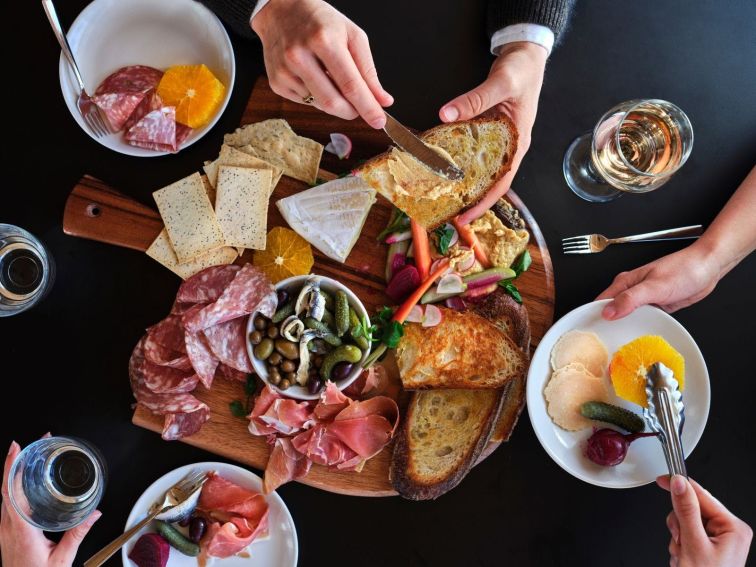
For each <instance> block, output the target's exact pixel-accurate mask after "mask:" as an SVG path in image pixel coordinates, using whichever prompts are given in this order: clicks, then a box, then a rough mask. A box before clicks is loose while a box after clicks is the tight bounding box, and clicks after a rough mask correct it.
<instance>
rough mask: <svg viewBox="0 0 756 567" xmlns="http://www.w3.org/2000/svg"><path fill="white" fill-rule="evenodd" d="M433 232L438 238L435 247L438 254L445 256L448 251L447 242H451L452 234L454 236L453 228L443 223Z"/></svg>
mask: <svg viewBox="0 0 756 567" xmlns="http://www.w3.org/2000/svg"><path fill="white" fill-rule="evenodd" d="M434 233H435V234H436V238H437V239H438V244H437V246H436V247H437V248H438V252H439V254H441V255H442V256H446V254H447V253H448V252H449V244H451V239H452V236H454V229H453V228H452V227H451V226H449V225H448V224H444V225H441V226H439V227H438V228H437V229H436V230H435V231H434Z"/></svg>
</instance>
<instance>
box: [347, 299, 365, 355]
mask: <svg viewBox="0 0 756 567" xmlns="http://www.w3.org/2000/svg"><path fill="white" fill-rule="evenodd" d="M349 326H350V328H349V336H351V337H352V340H353V341H354V342H355V344H356V345H357V346H358V347H360V348H361V349H362V350H367V349H368V348H369V347H370V341H369V340H368V338H367V337H366V336H365V330H364V329H363V328H362V323H361V322H360V318H359V317H358V316H357V313H356V312H355V310H354V309H352V308H351V307H350V308H349ZM358 329H360V330H359V331H358Z"/></svg>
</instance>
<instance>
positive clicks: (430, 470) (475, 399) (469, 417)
mask: <svg viewBox="0 0 756 567" xmlns="http://www.w3.org/2000/svg"><path fill="white" fill-rule="evenodd" d="M503 399H504V393H503V390H501V389H499V390H429V391H426V392H414V394H413V396H412V399H411V400H410V402H409V405H408V406H407V412H406V414H405V416H404V425H403V426H402V429H401V431H400V433H399V435H398V436H397V439H396V443H395V444H394V453H393V456H392V459H391V469H390V473H389V476H390V478H391V483H392V485H393V486H394V489H395V490H396V491H397V492H398V493H399V494H400V495H402V496H403V497H404V498H409V499H411V500H428V499H432V498H437V497H439V496H441V495H442V494H444V493H445V492H447V491H449V490H451V489H452V488H454V487H455V486H457V485H458V484H459V483H460V481H461V480H462V479H463V478H464V477H465V475H466V474H467V472H468V470H469V469H470V465H471V463H474V462H476V461H477V459H478V456H479V455H480V453H481V451H483V449H484V448H485V446H486V444H487V443H488V439H489V437H490V436H491V431H492V429H493V425H494V423H495V422H496V416H497V415H498V414H499V409H500V408H501V403H502V400H503Z"/></svg>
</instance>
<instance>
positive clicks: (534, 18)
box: [487, 0, 575, 43]
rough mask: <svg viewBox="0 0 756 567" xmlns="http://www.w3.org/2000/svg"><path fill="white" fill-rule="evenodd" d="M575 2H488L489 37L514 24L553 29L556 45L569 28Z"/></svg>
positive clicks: (541, 0) (559, 0)
mask: <svg viewBox="0 0 756 567" xmlns="http://www.w3.org/2000/svg"><path fill="white" fill-rule="evenodd" d="M574 4H575V0H488V19H487V28H488V37H491V36H492V35H493V34H494V33H495V32H496V31H497V30H500V29H501V28H503V27H505V26H509V25H512V24H539V25H542V26H546V27H548V28H551V31H553V32H554V40H555V43H556V42H558V41H559V38H560V36H561V34H562V32H564V30H565V28H566V27H567V21H568V20H569V17H570V11H571V10H572V6H573V5H574Z"/></svg>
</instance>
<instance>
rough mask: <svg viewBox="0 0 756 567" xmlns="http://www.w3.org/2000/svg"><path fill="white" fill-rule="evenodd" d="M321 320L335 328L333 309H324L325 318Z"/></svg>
mask: <svg viewBox="0 0 756 567" xmlns="http://www.w3.org/2000/svg"><path fill="white" fill-rule="evenodd" d="M321 320H322V321H323V323H325V324H326V325H328V326H329V327H331V329H333V323H334V318H333V313H332V312H331V311H329V310H328V309H326V310H325V311H323V319H321Z"/></svg>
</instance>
